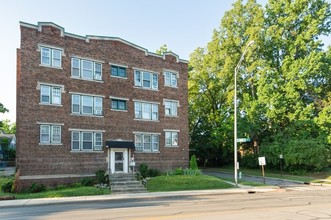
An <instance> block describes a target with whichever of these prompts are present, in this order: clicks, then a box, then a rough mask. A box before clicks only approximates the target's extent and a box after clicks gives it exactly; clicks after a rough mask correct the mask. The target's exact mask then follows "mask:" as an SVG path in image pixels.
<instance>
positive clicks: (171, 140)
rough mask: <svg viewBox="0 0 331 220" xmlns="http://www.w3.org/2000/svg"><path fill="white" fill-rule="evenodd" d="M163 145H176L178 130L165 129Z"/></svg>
mask: <svg viewBox="0 0 331 220" xmlns="http://www.w3.org/2000/svg"><path fill="white" fill-rule="evenodd" d="M165 145H166V146H168V147H171V146H173V147H174V146H178V132H177V131H166V132H165Z"/></svg>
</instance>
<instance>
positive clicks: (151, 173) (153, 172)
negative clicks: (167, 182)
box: [147, 168, 161, 177]
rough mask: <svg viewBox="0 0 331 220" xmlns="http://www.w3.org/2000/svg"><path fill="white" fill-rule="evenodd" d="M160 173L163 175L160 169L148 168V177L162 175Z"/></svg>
mask: <svg viewBox="0 0 331 220" xmlns="http://www.w3.org/2000/svg"><path fill="white" fill-rule="evenodd" d="M160 175H161V172H160V171H159V170H158V169H155V168H149V169H147V176H148V177H155V176H160Z"/></svg>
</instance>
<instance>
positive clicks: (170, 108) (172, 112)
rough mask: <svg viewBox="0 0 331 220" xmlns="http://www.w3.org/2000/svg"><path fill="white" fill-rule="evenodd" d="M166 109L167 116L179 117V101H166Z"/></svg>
mask: <svg viewBox="0 0 331 220" xmlns="http://www.w3.org/2000/svg"><path fill="white" fill-rule="evenodd" d="M164 108H165V109H164V111H165V115H166V116H177V112H178V111H177V109H178V101H172V100H165V101H164Z"/></svg>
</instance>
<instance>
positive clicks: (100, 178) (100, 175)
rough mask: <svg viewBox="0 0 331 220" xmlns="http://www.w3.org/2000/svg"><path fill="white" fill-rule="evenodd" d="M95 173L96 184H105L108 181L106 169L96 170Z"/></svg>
mask: <svg viewBox="0 0 331 220" xmlns="http://www.w3.org/2000/svg"><path fill="white" fill-rule="evenodd" d="M95 175H96V179H97V183H98V184H107V183H108V182H109V178H108V175H106V171H104V170H97V172H95Z"/></svg>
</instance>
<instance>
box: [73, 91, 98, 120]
mask: <svg viewBox="0 0 331 220" xmlns="http://www.w3.org/2000/svg"><path fill="white" fill-rule="evenodd" d="M71 112H72V113H75V114H83V115H102V98H101V97H95V96H88V95H77V94H72V95H71Z"/></svg>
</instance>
